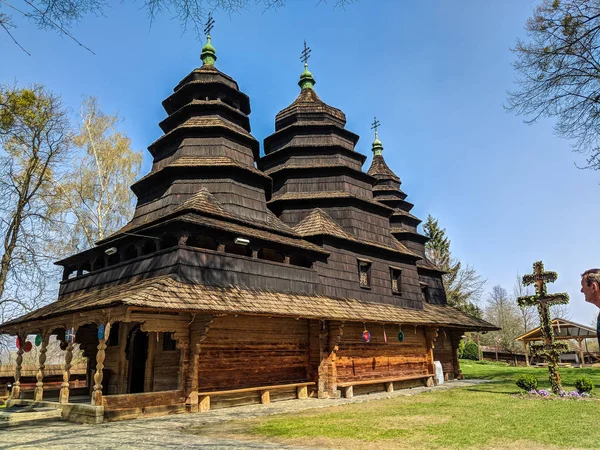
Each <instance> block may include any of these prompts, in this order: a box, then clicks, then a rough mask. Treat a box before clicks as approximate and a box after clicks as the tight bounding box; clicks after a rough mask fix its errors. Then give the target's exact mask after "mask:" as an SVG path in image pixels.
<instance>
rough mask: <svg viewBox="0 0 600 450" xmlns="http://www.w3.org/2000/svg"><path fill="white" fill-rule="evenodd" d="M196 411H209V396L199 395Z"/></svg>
mask: <svg viewBox="0 0 600 450" xmlns="http://www.w3.org/2000/svg"><path fill="white" fill-rule="evenodd" d="M198 411H200V412H206V411H210V396H208V395H204V396H201V397H200V400H199V401H198Z"/></svg>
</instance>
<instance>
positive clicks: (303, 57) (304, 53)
mask: <svg viewBox="0 0 600 450" xmlns="http://www.w3.org/2000/svg"><path fill="white" fill-rule="evenodd" d="M311 51H312V50H311V49H310V47H307V46H306V41H304V50H302V55H301V56H300V61H302V62H303V63H304V65H305V66H308V58H310V52H311Z"/></svg>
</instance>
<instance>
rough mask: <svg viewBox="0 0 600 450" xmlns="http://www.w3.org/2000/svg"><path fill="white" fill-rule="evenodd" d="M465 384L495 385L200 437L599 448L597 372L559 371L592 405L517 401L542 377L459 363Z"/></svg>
mask: <svg viewBox="0 0 600 450" xmlns="http://www.w3.org/2000/svg"><path fill="white" fill-rule="evenodd" d="M462 368H463V372H464V374H465V376H466V377H467V378H478V379H491V380H494V382H493V383H486V384H481V385H478V386H472V387H468V388H461V389H452V390H447V391H434V392H428V393H423V394H420V395H416V396H410V397H397V398H394V399H388V400H380V401H373V402H368V403H362V404H358V403H357V404H351V405H343V406H337V407H332V408H327V409H325V410H323V409H318V410H308V411H305V412H301V413H298V414H294V415H281V416H274V417H273V416H272V417H265V418H261V419H255V420H248V421H240V422H235V423H233V424H226V425H220V426H217V427H214V428H212V429H207V430H196V431H197V432H200V433H209V434H212V433H218V434H219V435H221V436H222V435H223V434H234V435H237V436H238V437H239V436H249V437H252V438H253V439H261V438H263V439H267V440H276V441H279V442H281V443H286V444H296V445H313V446H329V447H336V448H365V449H370V448H373V449H384V448H385V449H388V448H399V449H408V448H410V449H420V448H427V449H439V448H457V449H458V448H460V449H465V448H470V449H476V448H495V449H505V448H514V449H517V448H528V449H531V448H547V449H553V448H598V447H599V446H600V399H599V398H600V368H589V369H561V376H562V378H563V387H564V388H565V390H572V389H574V387H573V383H574V380H575V378H577V377H578V376H580V375H582V374H584V375H586V376H589V377H590V378H592V379H593V381H594V384H595V385H596V386H599V388H598V390H599V392H598V393H597V394H598V395H597V396H595V397H596V398H592V399H588V400H550V399H531V398H521V397H519V396H518V395H514V394H518V393H519V389H518V388H517V387H516V386H515V384H514V379H515V378H516V377H517V376H518V375H519V374H521V373H525V372H530V373H534V374H535V375H536V376H537V378H538V380H539V381H540V388H542V387H543V388H549V382H548V381H547V378H548V376H547V375H548V371H547V369H534V368H514V367H509V366H499V365H481V364H476V363H473V362H468V361H462Z"/></svg>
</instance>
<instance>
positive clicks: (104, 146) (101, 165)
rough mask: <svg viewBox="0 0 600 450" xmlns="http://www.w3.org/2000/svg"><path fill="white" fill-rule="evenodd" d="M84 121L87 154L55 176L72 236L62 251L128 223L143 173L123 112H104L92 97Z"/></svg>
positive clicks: (81, 136)
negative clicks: (121, 124)
mask: <svg viewBox="0 0 600 450" xmlns="http://www.w3.org/2000/svg"><path fill="white" fill-rule="evenodd" d="M80 113H81V126H80V129H79V132H78V133H77V134H76V135H75V136H74V138H73V142H74V144H75V145H76V146H77V147H78V148H79V149H81V156H80V157H79V158H78V159H76V163H75V164H73V170H72V171H71V172H70V173H68V174H67V175H66V176H64V177H63V181H62V182H55V189H56V195H55V196H54V198H55V201H57V202H59V203H60V208H61V211H62V212H63V214H64V221H65V222H70V223H73V225H72V227H66V228H64V229H65V230H67V232H68V236H65V239H63V240H61V242H60V245H59V247H61V248H59V249H57V250H56V253H73V252H76V251H81V250H83V249H85V248H90V247H93V246H94V244H95V242H96V241H98V240H101V239H104V238H105V237H106V236H108V235H109V234H110V233H112V232H114V231H116V230H117V229H119V228H120V227H122V226H123V225H124V224H125V223H126V222H127V220H129V218H130V216H131V214H132V211H133V199H134V195H133V193H132V191H131V190H130V189H129V186H130V185H131V184H133V182H134V181H135V180H136V178H137V177H138V175H139V171H140V168H141V164H142V154H141V153H140V152H134V151H132V150H131V140H130V139H129V138H128V137H127V136H125V134H123V133H121V132H118V131H117V130H116V124H117V122H118V117H117V116H116V115H115V116H110V115H106V114H104V113H103V112H102V109H101V107H100V105H99V104H98V101H97V99H95V98H94V97H89V98H87V99H85V100H84V102H83V105H82V107H81V111H80Z"/></svg>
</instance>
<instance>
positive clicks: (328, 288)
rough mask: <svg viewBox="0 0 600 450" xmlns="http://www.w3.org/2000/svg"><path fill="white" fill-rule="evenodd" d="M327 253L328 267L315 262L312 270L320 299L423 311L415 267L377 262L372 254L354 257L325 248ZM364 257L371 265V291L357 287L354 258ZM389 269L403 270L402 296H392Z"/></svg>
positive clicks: (337, 248)
mask: <svg viewBox="0 0 600 450" xmlns="http://www.w3.org/2000/svg"><path fill="white" fill-rule="evenodd" d="M324 248H325V249H327V250H328V251H329V252H330V256H329V258H328V261H327V263H326V264H325V263H322V262H317V263H316V264H315V268H316V270H317V272H318V273H319V278H320V280H321V285H320V286H319V288H320V290H321V293H322V294H323V295H327V296H332V297H338V298H359V299H361V300H365V301H374V302H379V303H388V304H392V305H398V306H405V307H409V308H422V303H423V296H422V294H421V288H420V285H419V277H418V274H417V270H416V268H415V266H413V265H410V264H406V263H402V262H399V261H393V262H392V261H389V260H385V259H381V258H378V257H377V256H376V254H375V253H373V254H366V253H360V254H357V253H354V252H350V251H348V250H345V249H343V248H339V247H335V246H333V245H331V244H325V245H324ZM359 257H363V258H367V259H369V260H370V261H372V268H371V288H370V290H365V289H363V288H361V287H360V286H359V279H358V268H357V263H356V261H357V258H359ZM390 265H393V266H396V267H399V268H401V269H402V286H403V289H402V295H401V296H398V295H394V294H393V293H392V287H391V280H390V270H389V267H390Z"/></svg>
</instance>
